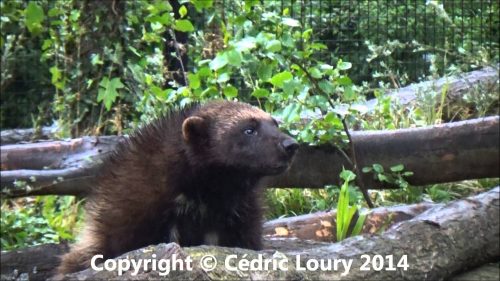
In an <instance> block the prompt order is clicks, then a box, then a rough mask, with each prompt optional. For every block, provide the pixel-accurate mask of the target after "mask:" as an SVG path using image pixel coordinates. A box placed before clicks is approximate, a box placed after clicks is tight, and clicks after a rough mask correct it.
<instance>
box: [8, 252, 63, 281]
mask: <svg viewBox="0 0 500 281" xmlns="http://www.w3.org/2000/svg"><path fill="white" fill-rule="evenodd" d="M68 250H69V247H68V245H67V244H45V245H39V246H34V247H29V248H25V249H21V250H14V251H10V252H2V255H1V256H0V259H1V265H0V267H1V278H0V279H1V280H47V279H48V278H50V277H51V276H52V275H54V269H55V268H56V266H57V265H58V264H59V256H60V255H62V254H64V253H66V252H68ZM23 276H24V278H23Z"/></svg>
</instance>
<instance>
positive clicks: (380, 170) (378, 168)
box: [372, 164, 384, 173]
mask: <svg viewBox="0 0 500 281" xmlns="http://www.w3.org/2000/svg"><path fill="white" fill-rule="evenodd" d="M372 167H373V169H374V170H375V172H377V173H383V172H384V167H382V165H380V164H373V165H372Z"/></svg>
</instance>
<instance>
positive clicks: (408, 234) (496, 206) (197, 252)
mask: <svg viewBox="0 0 500 281" xmlns="http://www.w3.org/2000/svg"><path fill="white" fill-rule="evenodd" d="M415 206H416V205H415ZM415 206H413V207H410V209H409V212H408V213H410V214H413V213H414V212H416V213H418V212H420V211H421V210H418V208H417V209H416V208H415ZM427 207H428V208H427V210H426V211H424V212H423V213H421V214H419V215H416V216H414V217H413V218H411V217H410V218H409V219H408V220H404V221H401V222H399V223H397V224H394V225H393V226H392V227H390V228H389V229H388V230H387V231H385V232H383V233H381V234H364V235H361V236H356V237H352V238H348V239H346V240H344V241H341V242H339V243H333V244H332V243H325V242H315V241H311V240H301V239H297V238H268V239H267V240H266V243H265V245H266V250H263V251H252V250H245V249H240V248H226V247H214V246H198V247H186V248H181V247H179V246H178V245H177V244H175V243H171V244H159V245H156V246H149V247H146V248H142V249H138V250H135V251H132V252H129V253H126V254H124V255H122V256H120V257H118V258H120V259H124V258H127V257H128V258H130V259H135V260H136V261H137V260H138V259H151V258H152V255H153V254H155V255H156V260H160V259H170V260H171V259H172V258H173V254H176V255H177V258H180V259H183V258H186V257H188V256H189V257H191V258H192V259H193V262H192V265H193V270H191V271H189V270H176V271H171V272H170V273H169V274H168V275H166V276H162V277H161V276H159V271H155V270H151V267H150V269H149V270H139V272H138V274H137V275H135V276H133V275H132V270H128V271H126V272H125V273H124V274H123V275H122V276H118V275H117V271H112V272H108V271H98V272H97V271H94V270H92V269H87V270H84V271H81V272H78V273H75V274H71V275H67V276H66V279H77V280H110V279H115V280H132V279H134V280H137V279H140V280H153V279H155V280H156V279H158V278H159V277H161V278H163V279H165V280H179V279H182V280H185V279H190V280H194V279H196V280H198V279H201V280H214V279H221V278H224V279H228V280H248V279H251V280H255V279H257V280H264V279H265V280H278V279H279V280H289V279H293V280H297V279H300V280H315V279H321V280H374V279H377V280H394V279H397V280H400V279H401V280H442V279H449V278H451V277H453V276H454V275H456V274H457V273H460V272H463V271H465V270H467V269H472V268H474V267H476V266H480V265H483V264H485V263H488V262H491V261H498V258H499V257H500V236H499V234H500V216H498V212H499V211H500V188H499V187H497V188H494V189H492V190H490V191H488V192H485V193H483V194H479V195H476V196H472V197H469V198H467V199H462V200H456V201H453V202H450V203H448V204H435V205H429V206H427ZM394 208H396V210H399V211H401V210H400V209H397V208H401V207H394ZM389 209H391V208H389ZM399 211H397V212H399ZM26 251H29V250H26ZM21 252H22V251H21ZM26 253H27V252H25V254H21V253H17V254H13V253H7V254H6V253H3V254H2V278H3V279H7V278H16V277H19V275H20V274H22V273H26V274H28V275H31V273H30V272H31V270H32V268H33V267H35V266H36V267H37V268H49V267H54V266H55V263H54V262H53V261H54V260H53V259H49V257H52V254H51V253H49V252H45V251H38V252H37V255H39V256H37V257H38V259H36V262H38V263H35V260H33V259H32V260H30V259H27V258H22V257H28V256H29V254H26ZM57 253H59V251H57ZM207 254H209V255H213V256H214V257H215V258H216V259H217V261H218V263H217V265H216V266H215V268H214V269H213V270H212V271H207V270H204V269H202V268H201V267H200V266H199V265H200V260H201V258H202V257H203V256H204V255H207ZM31 255H33V253H31ZM229 255H236V258H235V259H234V260H233V262H230V263H229V264H230V265H233V266H234V265H236V264H237V262H238V261H240V260H242V259H245V260H248V261H251V260H254V259H259V258H261V259H263V260H273V259H275V260H283V259H286V260H287V263H286V266H287V269H288V270H286V271H283V270H273V268H272V266H271V267H270V268H269V269H267V270H266V269H264V270H248V271H247V270H239V271H232V270H231V269H230V268H228V267H226V266H225V265H226V264H225V260H226V259H227V258H228V257H229ZM362 255H366V256H365V257H362ZM16 256H18V257H19V256H21V257H20V258H19V259H16V258H15V257H16ZM376 256H380V257H382V260H379V263H375V262H374V261H375V259H376V258H375V257H376ZM403 256H406V258H407V264H408V268H406V269H403V268H402V267H401V266H398V265H397V264H398V261H399V260H400V259H401V258H402V257H403ZM5 257H9V258H5ZM388 257H389V258H388ZM390 257H392V258H393V263H392V266H391V262H390V261H389V259H390ZM368 258H370V260H371V261H372V262H373V263H369V264H368V266H367V270H365V271H363V270H361V267H362V264H363V263H364V262H365V261H366V260H367V259H368ZM18 260H20V261H21V262H18ZM312 260H315V261H325V262H326V261H328V260H330V261H341V260H344V261H345V262H349V261H351V260H352V265H351V267H350V268H349V271H347V270H346V268H344V267H342V266H341V267H339V268H338V269H337V270H321V269H318V270H315V271H314V270H307V267H306V266H307V263H308V261H309V263H310V261H312ZM42 265H43V266H42ZM375 265H383V269H382V270H380V271H377V270H375V268H374V267H375ZM392 267H393V268H394V270H389V269H390V268H392ZM301 268H306V270H301ZM14 269H18V270H17V271H14ZM25 270H28V271H29V272H26V271H25ZM30 277H31V276H30Z"/></svg>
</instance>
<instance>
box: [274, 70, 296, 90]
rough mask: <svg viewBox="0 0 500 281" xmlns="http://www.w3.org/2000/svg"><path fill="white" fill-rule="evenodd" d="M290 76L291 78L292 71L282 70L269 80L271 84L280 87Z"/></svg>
mask: <svg viewBox="0 0 500 281" xmlns="http://www.w3.org/2000/svg"><path fill="white" fill-rule="evenodd" d="M292 78H293V75H292V73H290V72H288V71H283V72H280V73H278V74H276V75H274V76H273V77H272V78H271V80H270V81H269V82H271V84H273V86H275V87H278V88H282V87H283V84H284V83H285V81H288V80H290V79H292Z"/></svg>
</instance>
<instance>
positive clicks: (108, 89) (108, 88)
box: [97, 77, 125, 110]
mask: <svg viewBox="0 0 500 281" xmlns="http://www.w3.org/2000/svg"><path fill="white" fill-rule="evenodd" d="M99 86H100V88H99V91H98V95H97V101H98V102H100V101H104V105H105V106H106V109H107V110H110V109H111V105H112V104H113V102H114V101H115V100H116V98H117V97H118V92H117V89H121V88H123V87H125V85H123V84H122V82H121V81H120V78H113V79H111V80H109V79H108V77H104V78H103V79H102V80H101V83H99Z"/></svg>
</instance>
